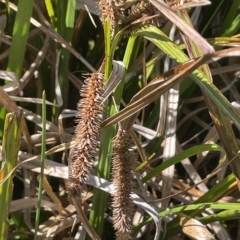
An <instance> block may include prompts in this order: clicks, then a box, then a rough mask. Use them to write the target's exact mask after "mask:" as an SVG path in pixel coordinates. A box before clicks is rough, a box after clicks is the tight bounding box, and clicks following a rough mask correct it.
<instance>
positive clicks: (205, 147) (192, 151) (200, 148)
mask: <svg viewBox="0 0 240 240" xmlns="http://www.w3.org/2000/svg"><path fill="white" fill-rule="evenodd" d="M205 151H220V152H222V153H223V154H224V155H225V151H224V149H223V148H222V147H221V146H219V145H217V144H201V145H197V146H194V147H191V148H189V149H186V150H184V151H183V152H181V153H179V154H177V155H176V156H174V157H172V158H170V159H169V160H168V161H166V162H163V163H162V164H160V165H159V166H157V167H155V168H154V169H153V170H152V171H151V172H149V173H148V174H147V175H146V176H145V177H144V178H143V179H142V182H143V183H145V182H147V181H148V180H150V179H151V178H153V177H155V176H156V175H158V174H159V173H160V172H161V171H163V170H164V169H166V168H168V167H170V166H172V165H174V164H176V163H178V162H180V161H182V160H183V159H185V158H189V157H192V156H194V155H197V154H199V153H201V152H205ZM144 165H145V162H144V163H143V164H141V165H140V166H139V167H138V168H137V170H140V169H141V168H142V167H143V166H144Z"/></svg>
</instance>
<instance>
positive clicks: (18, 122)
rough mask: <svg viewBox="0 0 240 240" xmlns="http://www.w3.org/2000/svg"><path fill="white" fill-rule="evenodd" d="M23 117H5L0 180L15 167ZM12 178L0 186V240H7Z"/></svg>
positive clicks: (12, 114) (16, 114)
mask: <svg viewBox="0 0 240 240" xmlns="http://www.w3.org/2000/svg"><path fill="white" fill-rule="evenodd" d="M22 123H23V115H22V113H21V112H16V113H9V114H7V115H6V119H5V127H4V137H3V142H2V160H3V162H2V164H1V171H0V180H3V179H4V178H5V177H6V176H7V175H8V173H9V172H11V171H12V170H13V168H14V167H15V166H16V165H17V159H18V151H19V147H20V141H21V132H22ZM12 191H13V183H12V177H8V178H7V179H6V181H5V182H3V183H2V184H1V185H0V196H1V198H0V223H1V224H0V239H7V234H8V214H9V208H10V203H11V200H12Z"/></svg>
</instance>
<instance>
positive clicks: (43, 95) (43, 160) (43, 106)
mask: <svg viewBox="0 0 240 240" xmlns="http://www.w3.org/2000/svg"><path fill="white" fill-rule="evenodd" d="M42 101H43V104H42V148H41V173H40V178H39V188H38V202H37V211H36V218H35V233H34V239H35V240H37V237H38V236H37V232H38V227H39V218H40V211H41V201H42V188H43V177H44V176H43V172H44V162H45V150H46V145H45V143H46V94H45V92H43V94H42Z"/></svg>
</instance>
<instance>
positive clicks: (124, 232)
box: [112, 129, 136, 240]
mask: <svg viewBox="0 0 240 240" xmlns="http://www.w3.org/2000/svg"><path fill="white" fill-rule="evenodd" d="M131 145H132V141H131V139H130V137H129V135H128V134H127V133H126V132H125V131H123V130H121V129H120V130H119V131H118V134H117V136H116V138H115V140H114V148H113V169H112V175H113V183H114V185H115V186H116V191H115V192H114V193H113V196H112V197H113V202H112V208H113V223H114V229H115V230H116V236H117V239H118V240H120V239H125V240H126V239H130V233H131V228H132V218H133V214H134V210H133V207H134V205H133V202H132V201H131V199H130V193H131V191H132V180H133V163H132V162H134V159H135V158H136V156H135V154H134V153H133V152H131V151H129V148H130V147H131Z"/></svg>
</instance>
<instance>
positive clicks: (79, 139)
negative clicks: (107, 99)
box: [68, 73, 104, 197]
mask: <svg viewBox="0 0 240 240" xmlns="http://www.w3.org/2000/svg"><path fill="white" fill-rule="evenodd" d="M103 92H104V87H103V74H101V73H92V74H90V76H89V77H88V78H87V79H86V80H85V84H84V86H83V87H82V89H81V91H80V97H81V99H80V101H79V103H78V113H77V115H76V117H77V122H78V125H77V127H76V130H75V141H76V145H75V146H74V147H73V149H72V151H71V154H70V161H69V184H68V190H69V195H70V196H71V197H80V196H82V195H83V194H84V192H85V191H86V190H87V188H86V185H85V181H86V179H87V177H88V175H89V173H90V170H91V168H92V165H93V162H94V155H95V153H96V149H97V148H98V144H99V135H100V124H101V121H102V118H101V116H102V111H103V108H102V105H101V101H102V98H101V96H102V95H103Z"/></svg>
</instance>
